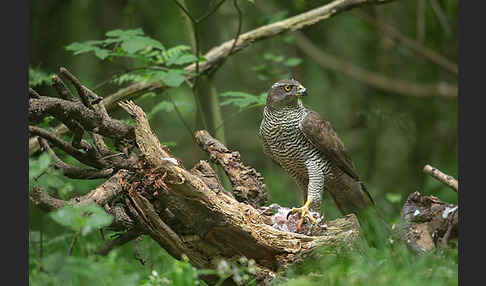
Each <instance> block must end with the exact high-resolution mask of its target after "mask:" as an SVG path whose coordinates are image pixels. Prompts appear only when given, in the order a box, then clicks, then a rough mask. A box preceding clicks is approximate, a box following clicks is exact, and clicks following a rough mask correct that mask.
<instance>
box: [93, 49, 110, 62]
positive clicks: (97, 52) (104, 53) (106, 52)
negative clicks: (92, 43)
mask: <svg viewBox="0 0 486 286" xmlns="http://www.w3.org/2000/svg"><path fill="white" fill-rule="evenodd" d="M94 52H95V56H96V57H98V58H100V59H102V60H104V59H106V57H108V56H109V55H110V50H105V49H100V48H96V49H95V50H94Z"/></svg>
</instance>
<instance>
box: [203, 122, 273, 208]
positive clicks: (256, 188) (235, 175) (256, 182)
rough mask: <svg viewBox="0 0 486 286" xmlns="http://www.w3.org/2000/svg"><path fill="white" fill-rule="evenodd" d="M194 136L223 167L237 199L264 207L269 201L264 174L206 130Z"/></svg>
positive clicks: (254, 205)
mask: <svg viewBox="0 0 486 286" xmlns="http://www.w3.org/2000/svg"><path fill="white" fill-rule="evenodd" d="M194 137H195V138H196V142H197V143H198V144H199V146H200V147H201V148H202V149H203V150H204V151H206V152H208V153H209V155H210V158H211V160H212V161H214V162H216V163H218V164H219V165H220V166H221V167H223V169H224V171H225V172H226V175H227V176H228V178H229V180H230V182H231V185H232V186H233V194H234V196H235V198H236V200H238V201H239V202H242V203H246V204H249V205H251V206H253V207H254V208H259V207H262V206H263V205H265V204H266V203H267V201H268V194H267V192H266V190H265V184H263V178H262V176H261V175H260V173H258V172H257V171H256V170H255V169H254V168H251V167H248V166H245V165H244V164H243V163H242V162H241V158H240V153H239V152H232V151H230V150H228V148H226V146H224V145H223V144H221V143H220V142H219V141H217V140H216V139H214V138H213V137H212V136H211V135H210V134H209V133H208V132H207V131H206V130H200V131H197V132H196V133H195V135H194Z"/></svg>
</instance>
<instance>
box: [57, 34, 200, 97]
mask: <svg viewBox="0 0 486 286" xmlns="http://www.w3.org/2000/svg"><path fill="white" fill-rule="evenodd" d="M106 37H107V38H106V39H104V40H99V41H86V42H82V43H79V42H74V43H72V44H70V45H68V46H67V47H66V50H68V51H71V52H73V54H74V55H79V54H84V53H91V52H92V53H94V55H95V56H96V57H97V58H99V59H101V60H109V61H114V60H115V59H116V58H126V59H130V60H133V61H134V64H135V65H137V66H139V67H138V68H135V69H133V70H131V71H129V72H126V73H122V74H120V75H118V76H116V77H115V78H114V79H113V82H114V83H117V84H124V83H128V82H130V83H136V82H143V81H147V82H151V81H162V82H164V84H166V85H167V86H169V87H178V86H180V85H181V84H182V83H183V82H184V80H185V77H186V75H187V72H186V71H185V70H183V69H180V68H177V67H180V66H183V65H186V64H190V63H194V62H196V61H199V62H203V61H205V60H206V59H204V58H199V59H198V58H197V57H196V56H194V55H193V54H191V53H190V51H191V48H190V47H189V46H187V45H178V46H175V47H172V48H169V49H166V48H165V47H164V45H163V44H162V43H161V42H159V41H157V40H155V39H153V38H151V37H148V36H146V35H145V33H144V32H143V30H142V29H141V28H138V29H133V30H120V29H117V30H112V31H109V32H107V33H106ZM172 66H176V68H168V67H172Z"/></svg>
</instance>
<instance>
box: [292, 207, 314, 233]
mask: <svg viewBox="0 0 486 286" xmlns="http://www.w3.org/2000/svg"><path fill="white" fill-rule="evenodd" d="M310 203H311V201H310V200H307V201H306V202H305V204H304V205H303V206H302V207H300V208H292V209H291V210H290V212H289V213H288V215H287V217H289V215H291V214H294V213H300V220H299V224H298V225H297V231H300V227H301V226H302V223H304V219H305V218H306V217H307V218H308V219H309V220H310V221H311V223H312V224H315V223H316V220H315V219H314V217H313V216H312V215H311V214H310V212H309V205H310Z"/></svg>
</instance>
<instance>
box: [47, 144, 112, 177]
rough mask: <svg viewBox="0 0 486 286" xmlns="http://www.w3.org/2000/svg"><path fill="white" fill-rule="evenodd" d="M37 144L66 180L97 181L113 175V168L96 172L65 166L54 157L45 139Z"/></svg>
mask: <svg viewBox="0 0 486 286" xmlns="http://www.w3.org/2000/svg"><path fill="white" fill-rule="evenodd" d="M39 141H40V142H39V143H40V144H41V146H42V148H43V149H46V150H47V152H48V153H49V155H50V156H51V157H52V159H53V161H54V164H55V167H56V168H57V169H60V170H61V171H62V173H63V175H65V176H66V177H68V178H71V179H99V178H106V177H109V176H111V175H113V171H114V169H113V168H109V169H103V170H98V169H86V168H81V167H76V166H71V165H69V164H66V163H65V162H63V161H62V160H61V159H59V157H58V156H57V155H56V153H55V152H54V151H53V150H52V149H51V147H50V146H49V144H48V143H47V141H46V140H45V139H42V138H39Z"/></svg>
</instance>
